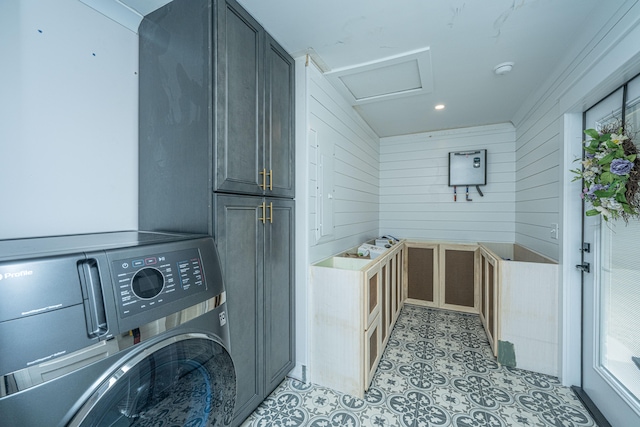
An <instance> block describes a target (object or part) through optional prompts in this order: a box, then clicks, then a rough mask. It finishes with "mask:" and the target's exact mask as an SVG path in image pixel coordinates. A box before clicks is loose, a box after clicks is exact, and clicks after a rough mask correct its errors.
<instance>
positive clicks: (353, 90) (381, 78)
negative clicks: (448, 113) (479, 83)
mask: <svg viewBox="0 0 640 427" xmlns="http://www.w3.org/2000/svg"><path fill="white" fill-rule="evenodd" d="M324 76H325V77H326V78H327V80H329V82H330V83H331V84H332V85H333V86H334V87H335V88H336V89H337V90H338V91H339V92H341V93H342V94H343V95H344V96H345V97H346V99H347V100H349V102H350V103H351V105H354V106H355V105H362V104H367V103H372V102H377V101H383V100H389V99H397V98H403V97H406V96H414V95H420V94H425V93H431V92H433V73H432V70H431V50H430V48H428V47H425V48H422V49H417V50H413V51H410V52H404V53H402V54H399V55H394V56H390V57H386V58H382V59H379V60H376V61H371V62H367V63H363V64H357V65H353V66H349V67H345V68H339V69H336V70H331V71H327V72H325V73H324Z"/></svg>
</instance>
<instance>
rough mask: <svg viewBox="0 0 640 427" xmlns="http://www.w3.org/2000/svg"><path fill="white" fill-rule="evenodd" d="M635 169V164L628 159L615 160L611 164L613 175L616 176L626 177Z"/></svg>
mask: <svg viewBox="0 0 640 427" xmlns="http://www.w3.org/2000/svg"><path fill="white" fill-rule="evenodd" d="M632 168H633V162H630V161H629V160H627V159H614V160H613V161H612V162H611V173H614V174H616V175H626V174H628V173H629V172H630V171H631V169H632Z"/></svg>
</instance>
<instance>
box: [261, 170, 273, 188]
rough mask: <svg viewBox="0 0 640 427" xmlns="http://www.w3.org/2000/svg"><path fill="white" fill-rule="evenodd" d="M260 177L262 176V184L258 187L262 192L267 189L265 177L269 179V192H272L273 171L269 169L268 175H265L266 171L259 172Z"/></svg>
mask: <svg viewBox="0 0 640 427" xmlns="http://www.w3.org/2000/svg"><path fill="white" fill-rule="evenodd" d="M260 175H262V184H260V185H259V187H260V188H262V189H263V190H266V189H267V176H268V177H269V190H271V191H273V170H271V169H269V173H267V169H266V168H265V169H262V170H261V171H260Z"/></svg>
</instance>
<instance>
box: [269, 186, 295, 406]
mask: <svg viewBox="0 0 640 427" xmlns="http://www.w3.org/2000/svg"><path fill="white" fill-rule="evenodd" d="M265 200H266V201H265V204H266V211H267V220H266V224H265V265H264V268H265V282H264V302H265V306H264V313H265V322H264V326H265V330H264V333H265V342H264V347H265V348H264V350H265V369H266V372H265V374H266V384H265V387H266V394H267V395H268V394H269V393H271V392H272V391H273V390H274V389H275V388H276V387H277V386H278V385H279V384H280V383H281V382H282V380H283V379H284V377H285V376H286V375H287V373H288V372H289V371H291V369H293V367H294V364H295V340H294V337H295V328H294V317H295V310H294V288H293V287H294V283H295V281H294V264H293V263H294V259H295V258H294V226H295V224H294V220H295V216H294V201H293V200H288V199H269V198H267V199H265Z"/></svg>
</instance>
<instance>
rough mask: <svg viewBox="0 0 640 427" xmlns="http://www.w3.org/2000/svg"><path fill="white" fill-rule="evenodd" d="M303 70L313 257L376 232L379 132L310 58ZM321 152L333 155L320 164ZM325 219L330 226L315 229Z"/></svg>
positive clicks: (314, 259) (348, 246)
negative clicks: (304, 70) (305, 95)
mask: <svg viewBox="0 0 640 427" xmlns="http://www.w3.org/2000/svg"><path fill="white" fill-rule="evenodd" d="M307 75H308V87H307V91H308V93H307V97H308V109H309V111H308V118H309V119H308V124H307V125H308V128H309V135H313V141H309V144H310V156H309V157H310V158H309V160H308V167H309V169H310V171H311V172H310V173H311V175H312V177H311V180H312V182H311V186H310V188H309V189H310V194H309V200H310V202H309V206H310V210H309V224H310V226H311V229H310V230H309V236H310V237H311V238H310V240H309V242H310V248H309V259H310V261H311V262H312V263H313V262H315V261H318V260H320V259H323V258H326V257H328V256H330V255H333V254H335V253H338V252H341V251H344V250H346V249H348V248H351V247H354V246H358V245H359V244H361V243H362V242H364V241H366V240H370V239H372V238H375V237H376V236H377V235H378V230H379V228H378V222H379V215H378V212H379V197H380V184H379V180H380V166H379V164H380V154H379V139H378V137H377V136H376V135H375V134H374V132H373V131H372V130H371V129H370V128H369V126H368V125H367V124H366V123H365V122H364V121H363V120H362V119H361V118H360V116H358V115H357V114H356V113H355V111H354V110H353V108H352V107H351V106H350V105H348V104H347V103H346V101H345V100H344V99H343V98H342V96H341V95H340V94H339V93H338V92H337V91H336V90H335V89H334V88H333V87H332V86H331V85H330V84H329V83H328V82H327V81H326V79H325V78H324V77H323V76H322V74H321V73H320V71H319V70H318V69H317V68H316V67H315V66H314V65H313V64H312V63H311V62H310V63H309V65H308V66H307ZM320 153H323V155H325V156H327V155H330V156H332V158H331V161H330V162H329V161H325V162H324V164H323V167H322V168H320V167H319V164H318V161H319V160H318V157H319V156H320V155H321V154H320ZM329 164H330V168H329V167H327V165H329ZM320 214H322V215H320ZM328 215H331V217H330V218H328V217H327V216H328ZM323 218H324V219H323ZM327 223H330V224H331V227H332V230H326V229H324V230H323V231H322V233H318V227H320V226H321V225H324V226H325V228H326V224H327Z"/></svg>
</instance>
